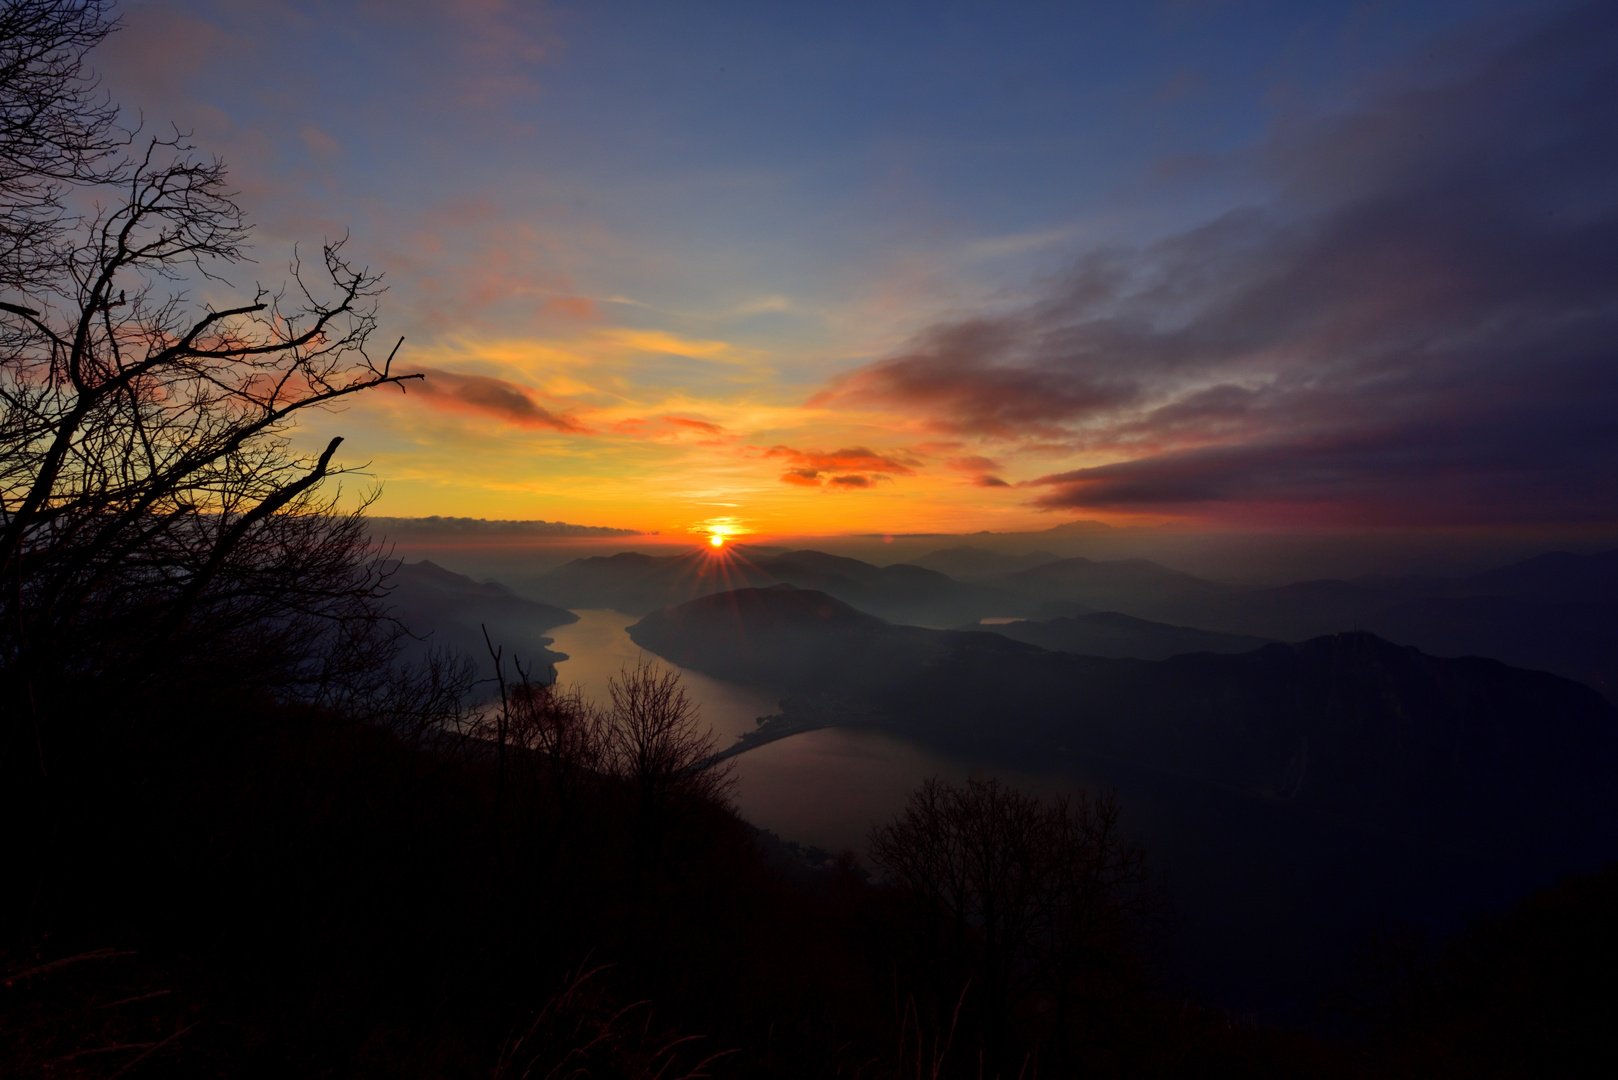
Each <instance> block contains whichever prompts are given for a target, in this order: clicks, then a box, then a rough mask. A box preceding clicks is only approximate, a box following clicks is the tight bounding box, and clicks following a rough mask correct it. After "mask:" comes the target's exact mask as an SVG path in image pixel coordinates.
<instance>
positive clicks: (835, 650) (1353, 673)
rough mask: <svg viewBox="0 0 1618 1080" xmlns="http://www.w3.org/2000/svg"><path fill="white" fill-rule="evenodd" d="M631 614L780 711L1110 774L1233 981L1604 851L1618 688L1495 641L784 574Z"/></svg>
mask: <svg viewBox="0 0 1618 1080" xmlns="http://www.w3.org/2000/svg"><path fill="white" fill-rule="evenodd" d="M630 634H631V636H632V637H633V638H634V640H635V641H636V642H637V643H639V644H641V645H642V646H644V647H645V648H647V649H649V650H651V651H654V652H657V653H659V654H660V655H663V656H665V657H667V658H668V659H670V660H672V661H674V662H676V663H678V664H681V665H682V666H686V667H690V668H695V669H697V670H701V671H705V672H707V673H709V674H712V675H716V676H718V677H721V678H729V679H738V680H744V681H748V682H752V683H756V684H762V685H766V686H770V687H773V688H775V689H777V690H778V691H779V692H780V693H782V694H783V695H784V697H785V700H784V701H783V703H782V704H783V716H782V717H781V718H780V719H778V720H776V721H773V723H775V724H777V725H779V729H780V730H781V731H782V733H783V734H784V733H787V732H789V731H791V730H803V729H806V728H808V727H813V726H816V725H817V724H820V725H823V724H826V723H832V724H839V725H848V724H866V725H870V726H873V727H875V728H877V729H878V730H881V731H885V732H888V733H891V734H894V735H898V736H901V737H905V738H908V739H912V740H915V741H918V742H923V743H927V744H930V745H933V746H935V747H940V748H943V749H945V750H953V751H959V752H963V753H965V754H966V755H968V756H969V758H970V760H972V761H973V762H974V767H982V765H983V763H986V762H990V761H996V760H999V761H1002V762H1006V763H1011V764H1021V765H1024V766H1026V767H1028V768H1030V769H1032V770H1035V771H1037V772H1039V773H1041V774H1048V773H1050V772H1051V771H1053V770H1054V771H1058V772H1065V773H1066V774H1068V775H1069V776H1070V777H1071V778H1072V779H1073V780H1076V781H1078V782H1082V783H1087V784H1092V785H1093V784H1096V783H1101V784H1107V785H1111V786H1113V787H1115V788H1116V789H1117V790H1118V792H1119V797H1120V799H1121V801H1122V803H1123V805H1125V806H1129V807H1133V808H1135V809H1136V814H1137V816H1136V817H1135V818H1134V819H1133V820H1134V821H1135V827H1137V828H1138V829H1140V831H1141V834H1142V835H1143V836H1144V837H1145V839H1146V841H1147V843H1148V845H1149V846H1150V848H1151V850H1152V854H1153V858H1154V860H1155V861H1156V862H1157V864H1158V865H1160V866H1164V867H1166V868H1167V870H1168V873H1169V874H1170V876H1171V878H1172V880H1173V882H1174V891H1173V896H1174V899H1175V902H1176V904H1177V907H1178V910H1179V913H1180V915H1181V917H1182V918H1183V920H1184V922H1183V931H1182V940H1183V949H1184V959H1185V962H1186V963H1187V964H1188V965H1189V966H1190V967H1191V969H1192V970H1193V972H1194V975H1195V977H1196V978H1198V979H1202V980H1205V981H1204V985H1205V986H1207V987H1208V988H1210V990H1214V991H1216V992H1217V993H1218V994H1219V995H1220V996H1221V998H1222V999H1223V1000H1226V1001H1230V1002H1242V1001H1247V1002H1250V1003H1251V1004H1252V1005H1253V1006H1254V1007H1267V1008H1282V1009H1284V1008H1287V1007H1289V1006H1290V1005H1295V1004H1296V1002H1298V1001H1301V1000H1305V995H1307V994H1310V993H1315V992H1318V991H1321V990H1322V989H1324V987H1323V985H1322V983H1321V981H1320V980H1321V979H1322V978H1324V977H1325V976H1324V974H1323V973H1325V972H1329V971H1330V970H1331V969H1332V967H1333V965H1335V964H1339V963H1342V962H1344V960H1345V959H1346V950H1347V948H1348V945H1349V943H1350V942H1351V941H1353V940H1354V939H1355V937H1356V936H1357V935H1359V934H1361V933H1363V932H1365V931H1366V930H1367V929H1368V928H1369V927H1370V925H1371V924H1373V923H1374V922H1376V921H1377V920H1390V921H1395V922H1406V923H1414V924H1417V925H1422V926H1426V927H1429V928H1430V929H1433V930H1434V931H1436V932H1447V931H1449V930H1452V929H1454V928H1456V927H1457V926H1458V925H1459V923H1458V920H1461V919H1464V918H1465V917H1467V916H1468V915H1469V914H1470V913H1473V912H1479V911H1482V910H1487V909H1488V908H1489V907H1490V906H1491V905H1496V904H1499V905H1503V904H1505V903H1507V902H1509V901H1510V900H1511V899H1512V898H1514V897H1515V896H1517V895H1520V894H1521V893H1522V892H1524V891H1526V890H1528V889H1530V888H1535V887H1540V886H1543V885H1545V884H1548V883H1550V882H1551V881H1553V880H1555V878H1556V877H1557V876H1558V875H1559V874H1563V873H1568V872H1575V871H1581V870H1586V869H1589V868H1592V867H1594V866H1596V865H1599V864H1600V863H1601V862H1603V861H1605V860H1606V859H1607V858H1610V857H1611V856H1612V854H1613V853H1614V852H1618V812H1615V811H1618V806H1615V803H1618V786H1615V785H1614V778H1615V776H1618V739H1615V736H1618V714H1615V711H1614V709H1613V708H1612V707H1611V706H1610V705H1609V704H1607V703H1606V702H1605V701H1604V700H1603V699H1602V698H1601V697H1600V695H1598V694H1597V693H1595V692H1594V691H1593V690H1590V689H1589V688H1588V687H1585V686H1582V685H1580V684H1578V683H1575V682H1571V681H1569V680H1567V679H1562V678H1559V677H1557V676H1554V675H1549V674H1545V673H1542V672H1534V671H1523V670H1519V669H1516V668H1511V667H1508V666H1506V665H1504V664H1501V663H1498V662H1496V661H1492V660H1484V659H1478V658H1462V659H1440V658H1435V657H1432V656H1428V655H1425V654H1423V653H1422V652H1420V651H1418V650H1416V649H1414V648H1409V647H1404V646H1399V645H1395V644H1392V643H1389V642H1387V641H1384V640H1381V639H1380V638H1377V637H1375V636H1373V635H1371V634H1368V633H1343V634H1334V635H1329V636H1325V637H1320V638H1316V639H1313V640H1310V641H1305V642H1303V643H1300V644H1290V645H1283V644H1272V645H1267V646H1265V647H1263V648H1260V649H1256V650H1254V651H1252V652H1247V653H1240V654H1234V655H1219V654H1215V653H1211V652H1203V653H1194V654H1190V655H1182V656H1176V657H1173V658H1170V659H1167V660H1162V661H1149V660H1138V659H1109V658H1103V657H1095V656H1081V655H1075V654H1070V653H1060V652H1050V651H1047V650H1045V649H1042V648H1039V647H1038V646H1035V645H1030V644H1027V643H1024V642H1021V641H1013V640H1011V639H1010V638H1008V637H1005V636H1003V635H1001V634H999V633H983V632H959V631H935V630H926V629H921V628H918V627H905V626H894V625H891V624H886V623H883V622H881V621H880V620H876V619H873V618H871V617H869V616H866V615H863V614H862V613H860V612H858V611H854V610H853V609H851V608H849V607H848V606H847V605H844V604H841V603H839V602H838V601H837V600H836V599H834V598H832V597H829V596H826V595H823V594H818V593H815V592H812V591H806V590H791V589H767V590H741V591H739V592H735V593H731V594H726V595H720V596H711V597H707V598H704V599H702V600H699V601H695V602H692V603H689V604H685V605H683V606H681V607H678V608H673V609H668V610H664V611H660V612H658V613H656V614H654V615H650V616H648V617H647V618H645V619H643V620H641V622H639V623H637V624H636V625H635V626H633V627H631V628H630ZM761 731H763V732H766V733H767V732H768V731H769V725H766V726H765V728H763V729H761Z"/></svg>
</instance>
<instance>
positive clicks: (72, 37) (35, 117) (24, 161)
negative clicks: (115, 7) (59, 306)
mask: <svg viewBox="0 0 1618 1080" xmlns="http://www.w3.org/2000/svg"><path fill="white" fill-rule="evenodd" d="M108 6H109V5H107V4H106V3H104V2H102V0H5V3H4V4H3V5H0V289H27V288H28V287H30V286H32V285H34V284H37V282H38V281H39V280H40V279H41V278H42V277H49V276H53V275H54V274H55V273H56V272H59V271H60V270H61V268H62V266H61V258H60V256H61V254H62V251H61V247H60V244H61V240H62V235H63V232H64V230H65V229H66V228H67V227H68V226H69V225H70V224H71V223H72V219H71V217H70V216H69V215H68V212H67V210H66V208H65V206H64V201H63V200H64V195H65V194H66V193H68V192H70V191H71V190H72V189H73V188H75V187H79V186H84V185H89V184H103V183H106V182H108V181H110V180H112V179H114V178H115V177H116V176H117V175H118V174H119V170H120V168H121V166H122V161H121V159H120V157H119V155H118V153H117V152H118V150H119V149H120V148H121V147H122V146H123V145H124V142H125V138H126V136H125V135H124V133H122V132H120V131H119V130H118V129H117V127H116V125H117V119H118V110H117V108H116V107H114V106H113V105H112V103H111V101H110V99H108V98H107V97H106V96H105V95H104V94H102V93H100V92H99V90H98V88H97V86H96V82H95V80H94V78H93V77H91V76H90V75H89V74H88V73H87V71H86V69H85V54H86V53H87V52H89V50H90V49H92V48H94V47H95V46H96V45H98V44H99V43H100V42H101V41H102V40H103V39H104V38H105V37H106V36H107V34H108V33H110V32H111V30H112V28H113V24H112V22H111V21H110V20H109V19H108V17H107V8H108Z"/></svg>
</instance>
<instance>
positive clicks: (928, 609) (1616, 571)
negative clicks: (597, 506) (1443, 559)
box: [524, 546, 1618, 697]
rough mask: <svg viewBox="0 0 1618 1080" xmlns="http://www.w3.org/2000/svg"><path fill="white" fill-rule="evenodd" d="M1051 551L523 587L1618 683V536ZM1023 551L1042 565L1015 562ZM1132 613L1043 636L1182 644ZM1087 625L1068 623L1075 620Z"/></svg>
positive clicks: (565, 574)
mask: <svg viewBox="0 0 1618 1080" xmlns="http://www.w3.org/2000/svg"><path fill="white" fill-rule="evenodd" d="M1047 555H1048V553H1044V552H1035V553H1031V554H1029V555H1023V556H1010V555H999V554H997V553H994V552H989V551H986V550H984V549H980V548H973V547H970V546H961V547H957V548H950V549H943V550H940V551H936V552H931V553H929V554H928V555H924V556H922V557H921V559H920V560H919V561H918V563H914V564H912V563H898V564H893V565H890V566H876V565H873V564H871V563H868V562H863V561H861V560H859V559H851V558H847V557H844V556H837V555H830V554H827V553H825V552H818V551H807V550H798V551H782V550H780V549H774V548H771V549H751V548H746V547H743V548H741V549H740V550H739V551H738V552H736V553H733V554H730V555H728V556H727V557H722V558H714V557H713V556H712V555H710V554H709V553H707V552H691V553H687V554H681V555H647V554H643V553H638V552H623V553H620V554H617V555H612V556H598V557H594V558H587V559H577V560H574V561H573V562H571V563H568V564H566V565H564V566H562V567H559V568H557V569H555V570H553V571H550V572H549V573H546V574H542V575H538V576H536V577H534V578H531V579H526V580H525V581H524V585H525V590H524V591H525V592H526V593H528V594H529V595H534V596H537V597H541V598H543V599H545V600H547V601H549V602H550V603H553V604H558V605H560V606H563V607H569V608H580V607H592V608H597V607H610V608H615V609H617V610H620V611H624V612H626V613H629V614H634V615H646V614H649V613H651V612H654V611H657V610H659V609H660V608H663V607H666V606H670V605H678V604H682V603H685V602H687V601H690V600H693V599H696V598H698V597H701V596H706V595H711V594H714V593H720V592H727V591H731V590H734V589H740V588H762V587H768V586H771V585H776V584H790V585H794V586H797V587H799V588H806V589H817V590H819V591H821V592H824V593H826V594H827V595H828V596H832V597H834V598H836V599H838V600H841V601H843V602H844V603H847V604H850V605H852V606H854V607H856V608H858V609H860V610H861V611H865V612H867V613H869V614H874V615H877V616H879V617H881V618H884V619H887V620H889V621H892V622H897V623H907V624H912V625H924V626H931V627H937V628H942V627H950V626H961V625H963V624H968V623H976V622H978V621H979V620H980V619H983V618H989V617H1000V618H1011V617H1027V618H1030V619H1032V620H1034V621H1049V620H1052V619H1060V618H1077V617H1083V616H1087V615H1090V614H1105V613H1115V614H1117V615H1121V616H1128V617H1132V618H1135V619H1138V620H1145V621H1148V622H1151V623H1156V624H1159V626H1167V627H1179V628H1181V629H1182V630H1184V631H1198V632H1201V633H1204V634H1212V635H1234V636H1236V637H1239V638H1249V639H1265V640H1274V641H1303V640H1307V639H1309V638H1314V637H1319V636H1322V635H1328V634H1335V633H1341V632H1345V631H1355V630H1364V631H1368V632H1371V633H1375V634H1377V635H1378V636H1380V637H1383V638H1386V639H1387V640H1389V641H1393V642H1395V643H1398V644H1401V645H1413V646H1415V647H1417V648H1420V649H1422V650H1423V651H1425V652H1428V653H1432V654H1435V655H1441V656H1468V655H1475V656H1487V657H1493V658H1495V659H1499V660H1502V661H1504V662H1506V663H1509V664H1513V665H1515V666H1519V667H1527V668H1534V669H1538V670H1545V671H1550V672H1553V673H1555V674H1559V675H1563V676H1566V677H1568V678H1574V679H1579V680H1580V681H1583V682H1585V683H1588V684H1589V685H1591V686H1594V687H1596V688H1597V689H1598V690H1600V691H1602V692H1603V693H1606V694H1608V695H1609V696H1614V697H1618V551H1614V552H1604V553H1601V554H1598V555H1573V554H1568V553H1551V554H1547V555H1542V556H1537V557H1535V558H1533V559H1528V560H1524V561H1522V562H1520V563H1516V564H1512V565H1510V566H1506V567H1501V568H1498V569H1496V570H1492V571H1488V572H1486V573H1482V574H1476V575H1472V576H1470V577H1465V578H1387V577H1384V578H1363V579H1360V580H1357V581H1342V580H1336V579H1321V580H1316V581H1301V582H1294V583H1291V584H1287V585H1280V586H1273V587H1264V588H1255V587H1250V586H1238V585H1231V584H1226V583H1221V582H1215V581H1209V580H1207V579H1204V578H1199V577H1197V576H1195V575H1193V574H1188V573H1184V572H1182V571H1179V570H1174V569H1172V568H1170V567H1166V566H1163V565H1161V564H1159V563H1155V562H1152V561H1150V560H1147V559H1118V560H1092V559H1086V558H1069V559H1056V558H1049V559H1047ZM1025 562H1026V563H1031V564H1032V565H1026V566H1021V567H1020V568H1017V567H1018V564H1020V563H1025ZM924 563H928V564H931V565H922V564H924ZM1008 567H1012V568H1011V569H1007V568H1008ZM942 568H953V569H954V570H955V571H956V572H957V573H959V574H960V575H961V576H962V577H970V579H971V580H959V579H957V578H955V577H952V576H950V575H949V574H948V573H946V572H944V570H943V569H942ZM1121 625H1122V624H1118V625H1117V626H1115V627H1114V630H1113V632H1111V634H1110V636H1109V635H1105V634H1102V632H1101V626H1100V624H1099V623H1091V624H1089V629H1090V631H1092V632H1093V633H1092V638H1091V640H1092V641H1093V642H1094V643H1095V644H1093V645H1088V646H1087V645H1084V644H1082V641H1083V638H1082V635H1080V636H1079V637H1076V638H1074V639H1073V640H1072V641H1070V642H1068V643H1067V644H1061V643H1059V642H1058V641H1057V639H1056V638H1054V637H1047V638H1046V639H1045V640H1046V641H1047V642H1048V643H1049V644H1051V645H1053V646H1056V647H1059V648H1062V649H1064V650H1067V651H1075V650H1077V651H1085V650H1087V649H1088V650H1089V651H1093V652H1096V653H1099V654H1112V653H1117V652H1119V651H1120V649H1122V648H1125V647H1136V646H1138V648H1137V649H1136V652H1135V655H1140V656H1144V657H1149V658H1155V659H1162V658H1164V657H1165V656H1166V655H1172V653H1171V652H1166V651H1165V650H1167V649H1169V648H1171V647H1172V646H1170V645H1168V644H1167V642H1168V641H1169V640H1170V639H1171V638H1172V634H1171V632H1170V631H1167V630H1163V631H1155V630H1154V631H1153V632H1152V633H1151V634H1147V633H1146V632H1145V628H1144V627H1135V631H1137V632H1134V633H1124V632H1123V631H1122V630H1121V629H1120V628H1119V627H1120V626H1121ZM986 629H988V628H986ZM1080 629H1081V625H1076V624H1068V625H1067V627H1066V631H1067V632H1069V633H1070V634H1078V633H1079V631H1080ZM1002 632H1004V633H1007V634H1008V635H1009V636H1012V637H1018V638H1021V639H1024V640H1036V638H1035V637H1033V636H1031V635H1038V634H1052V633H1055V631H1049V630H1038V629H1036V628H1034V627H1033V626H1031V625H1030V626H1023V627H1022V628H1020V629H1017V630H1009V631H1002ZM1165 635H1168V636H1165ZM1186 640H1187V642H1188V643H1189V644H1188V647H1187V648H1186V649H1184V650H1181V651H1198V650H1201V649H1204V648H1206V649H1212V650H1213V651H1228V650H1227V649H1226V648H1225V646H1223V645H1218V644H1215V642H1217V641H1218V639H1217V638H1206V639H1204V640H1203V641H1202V642H1201V643H1196V642H1195V641H1194V640H1193V639H1191V638H1187V639H1186ZM1104 641H1107V642H1110V643H1111V644H1102V642H1104Z"/></svg>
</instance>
